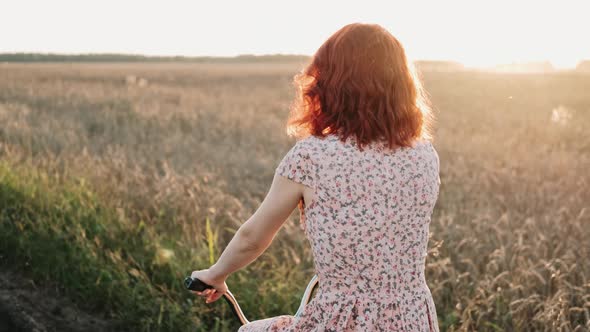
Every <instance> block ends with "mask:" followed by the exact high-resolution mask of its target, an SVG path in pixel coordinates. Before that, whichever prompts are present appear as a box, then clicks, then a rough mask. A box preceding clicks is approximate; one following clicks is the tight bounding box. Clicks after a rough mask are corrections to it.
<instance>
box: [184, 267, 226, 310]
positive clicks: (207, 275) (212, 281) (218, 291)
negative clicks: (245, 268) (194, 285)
mask: <svg viewBox="0 0 590 332" xmlns="http://www.w3.org/2000/svg"><path fill="white" fill-rule="evenodd" d="M191 278H197V279H199V280H201V281H202V282H204V283H206V284H208V285H211V286H213V288H214V289H206V290H204V291H202V292H197V291H193V293H195V294H197V295H198V296H201V297H206V298H207V300H206V301H205V303H212V302H215V301H217V300H218V299H219V298H220V297H222V296H223V294H225V293H226V292H227V285H226V284H225V279H226V278H219V277H217V276H214V275H213V274H212V273H211V270H210V269H207V270H200V271H193V273H191Z"/></svg>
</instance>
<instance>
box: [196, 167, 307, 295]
mask: <svg viewBox="0 0 590 332" xmlns="http://www.w3.org/2000/svg"><path fill="white" fill-rule="evenodd" d="M303 190H304V185H303V184H300V183H297V182H294V181H292V180H289V179H287V178H286V177H284V176H282V175H278V174H276V173H275V176H274V178H273V181H272V184H271V187H270V190H269V191H268V193H267V195H266V197H265V198H264V200H263V201H262V203H261V204H260V207H259V208H258V209H257V210H256V212H255V213H254V214H253V215H252V216H251V217H250V219H248V220H247V221H246V222H245V223H244V224H243V225H242V226H241V227H240V228H239V229H238V231H237V232H236V234H235V235H234V237H233V238H232V239H231V241H230V242H229V244H228V245H227V247H226V248H225V250H224V251H223V253H222V254H221V257H219V259H218V260H217V263H215V264H214V265H212V266H211V267H210V268H209V269H207V270H200V271H194V272H193V273H192V274H191V277H193V278H199V279H200V280H201V281H203V282H205V283H207V284H209V285H211V286H213V287H214V290H206V291H204V292H195V293H196V294H197V295H200V296H205V297H207V303H210V302H214V301H217V299H219V298H220V297H221V296H223V294H224V293H225V292H227V285H226V284H225V280H226V279H227V277H228V276H229V275H230V274H231V273H233V272H235V271H237V270H239V269H241V268H243V267H245V266H246V265H248V264H250V263H251V262H253V261H254V260H255V259H256V258H257V257H258V256H260V255H261V254H262V253H263V252H264V251H265V250H266V248H268V246H270V244H271V243H272V240H273V238H274V237H275V235H276V233H277V232H278V230H279V229H280V228H281V226H282V225H283V223H284V222H285V220H286V219H287V218H288V217H289V215H290V214H291V212H293V210H294V209H295V207H296V206H297V203H298V202H299V200H300V199H301V197H302V195H303Z"/></svg>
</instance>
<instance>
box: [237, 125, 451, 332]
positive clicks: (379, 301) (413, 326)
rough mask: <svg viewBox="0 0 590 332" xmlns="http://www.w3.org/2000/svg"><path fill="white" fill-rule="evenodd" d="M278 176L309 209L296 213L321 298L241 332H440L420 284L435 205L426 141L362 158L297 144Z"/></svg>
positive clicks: (347, 146)
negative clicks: (299, 192) (302, 193)
mask: <svg viewBox="0 0 590 332" xmlns="http://www.w3.org/2000/svg"><path fill="white" fill-rule="evenodd" d="M276 173H277V174H279V175H281V176H284V177H286V178H288V179H290V180H292V181H295V182H298V183H302V184H304V185H306V186H308V187H310V188H312V189H313V190H314V192H315V199H314V201H313V202H311V204H310V205H308V206H303V207H302V208H301V209H302V210H301V214H302V218H301V223H302V224H301V226H302V229H303V231H304V232H305V235H306V237H307V239H308V240H309V243H310V244H311V247H312V249H313V256H314V257H313V258H314V265H315V271H316V274H317V275H318V277H319V289H318V291H317V293H316V295H315V297H314V298H313V299H312V300H311V301H310V302H309V303H308V304H307V305H306V306H305V309H304V310H303V312H302V314H301V316H299V317H293V316H289V315H282V316H277V317H271V318H267V319H262V320H257V321H253V322H251V323H249V324H246V325H244V326H242V327H240V329H239V332H255V331H281V332H283V331H294V332H300V331H338V332H340V331H363V332H364V331H408V332H409V331H411V332H414V331H416V332H418V331H420V332H421V331H424V332H438V331H439V326H438V320H437V315H436V309H435V305H434V301H433V299H432V294H431V292H430V289H429V288H428V286H427V284H426V280H425V276H424V268H425V260H426V255H427V254H426V253H427V244H428V232H429V226H430V221H431V215H432V211H433V209H434V205H435V203H436V200H437V198H438V193H439V186H440V177H439V158H438V154H437V153H436V150H435V149H434V147H433V146H432V143H431V142H430V141H417V142H416V143H415V145H414V146H412V147H403V148H398V149H395V150H393V151H392V150H389V149H388V148H387V146H386V144H385V142H373V143H371V144H369V145H368V146H365V147H363V150H362V151H361V150H360V149H359V147H358V144H357V142H356V140H355V138H353V137H349V138H347V139H345V140H341V139H339V138H338V137H337V136H335V135H328V136H326V137H323V138H322V137H316V136H309V137H307V138H305V139H302V140H300V141H298V142H297V143H296V144H295V145H294V146H293V147H292V148H291V149H290V150H289V152H287V154H286V155H285V156H284V158H283V159H282V160H281V161H280V163H279V165H278V166H277V168H276Z"/></svg>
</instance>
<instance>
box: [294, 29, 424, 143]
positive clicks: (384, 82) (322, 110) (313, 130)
mask: <svg viewBox="0 0 590 332" xmlns="http://www.w3.org/2000/svg"><path fill="white" fill-rule="evenodd" d="M294 83H295V85H296V86H297V88H298V96H297V98H296V99H295V101H294V102H293V105H292V107H291V114H290V117H289V120H288V122H287V132H288V134H289V135H290V136H295V137H299V138H301V137H305V136H309V135H314V136H320V137H324V136H326V135H327V134H331V133H334V134H336V135H338V136H339V137H340V139H341V140H346V138H348V137H349V136H351V135H352V136H354V137H355V138H356V139H357V142H358V143H359V146H360V148H361V149H362V148H363V146H365V145H367V144H369V143H371V142H373V141H386V142H387V146H388V147H389V148H391V149H394V148H395V147H398V146H403V147H409V146H411V145H412V143H413V142H414V141H415V140H417V139H420V138H425V139H430V135H429V124H430V121H429V120H430V117H431V112H430V109H429V107H428V104H427V98H426V95H425V94H424V92H423V89H422V86H421V83H420V80H419V79H418V77H417V75H415V71H414V68H413V66H412V65H411V64H410V63H409V62H408V60H407V57H406V54H405V51H404V48H403V47H402V45H401V44H400V42H399V41H398V40H397V39H396V38H395V37H394V36H393V35H392V34H391V33H389V32H388V31H387V30H385V29H384V28H383V27H381V26H379V25H376V24H362V23H354V24H349V25H346V26H344V27H343V28H341V29H340V30H338V31H337V32H336V33H334V34H333V35H332V36H331V37H330V38H328V40H327V41H326V42H325V43H324V44H323V45H322V46H321V47H320V48H319V49H318V50H317V52H316V53H315V55H314V56H313V58H312V60H311V63H310V64H309V65H308V66H307V67H306V68H305V69H304V70H303V71H302V72H301V73H299V74H297V75H295V78H294Z"/></svg>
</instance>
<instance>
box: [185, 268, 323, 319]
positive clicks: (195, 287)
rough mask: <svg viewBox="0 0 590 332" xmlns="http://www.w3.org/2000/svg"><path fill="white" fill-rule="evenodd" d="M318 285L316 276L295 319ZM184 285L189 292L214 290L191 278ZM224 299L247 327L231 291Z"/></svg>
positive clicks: (306, 291) (308, 285)
mask: <svg viewBox="0 0 590 332" xmlns="http://www.w3.org/2000/svg"><path fill="white" fill-rule="evenodd" d="M318 284H319V279H318V276H317V275H314V276H313V277H312V278H311V280H310V281H309V283H308V284H307V287H306V288H305V292H304V293H303V297H302V298H301V303H300V304H299V308H298V309H297V312H296V313H295V317H299V316H300V315H301V313H302V312H303V309H304V307H305V305H306V304H308V303H309V301H310V300H311V294H312V293H313V291H314V290H315V289H316V288H317V287H318ZM184 285H185V287H186V288H187V289H188V290H191V291H198V292H202V291H204V290H205V289H212V288H213V286H211V285H208V284H206V283H204V282H203V281H201V280H199V279H198V278H191V277H186V278H185V279H184ZM223 298H224V299H225V301H226V302H227V304H228V305H229V306H230V309H231V310H232V312H233V313H234V315H235V316H236V317H237V319H238V320H239V321H240V323H241V324H242V325H246V324H248V323H250V321H249V320H248V319H247V318H246V316H245V315H244V312H243V311H242V308H240V305H239V304H238V301H237V300H236V298H235V297H234V295H233V294H232V293H231V292H230V291H229V289H228V290H227V292H226V293H225V294H223Z"/></svg>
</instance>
